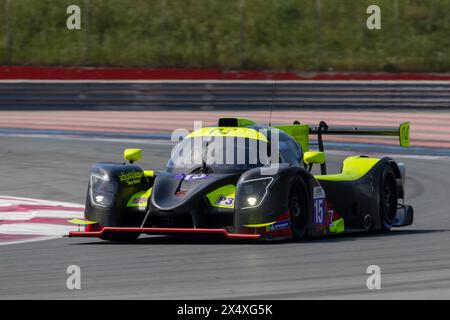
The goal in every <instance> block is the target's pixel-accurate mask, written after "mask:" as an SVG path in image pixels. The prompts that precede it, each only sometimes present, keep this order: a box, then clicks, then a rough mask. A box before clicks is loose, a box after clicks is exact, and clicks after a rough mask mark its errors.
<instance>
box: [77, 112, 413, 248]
mask: <svg viewBox="0 0 450 320" xmlns="http://www.w3.org/2000/svg"><path fill="white" fill-rule="evenodd" d="M310 135H317V146H318V151H309V147H310V142H309V137H310ZM325 135H376V136H398V137H399V140H400V145H401V146H403V147H408V146H409V123H404V124H402V125H400V127H399V128H383V127H376V128H372V127H364V128H353V127H329V126H328V125H327V124H326V123H325V122H321V123H320V125H319V126H316V127H313V126H309V125H304V124H300V123H299V122H298V121H295V122H294V124H292V125H279V126H267V125H260V124H257V123H255V122H253V121H251V120H248V119H242V118H222V119H219V122H218V125H217V126H213V127H207V128H201V129H198V130H195V131H194V132H192V133H190V134H188V135H187V136H185V137H184V139H183V140H182V141H181V142H180V143H178V144H177V145H176V146H175V147H174V149H173V150H172V155H171V158H170V160H169V161H168V164H167V168H166V169H165V170H164V171H161V172H155V171H147V170H144V169H142V168H141V167H140V166H138V165H136V162H137V161H140V160H141V158H142V152H141V150H140V149H127V150H125V152H124V158H125V163H97V164H95V165H94V166H93V168H92V171H91V174H90V181H89V184H88V191H87V199H86V209H85V220H83V219H75V220H72V223H75V224H78V225H79V226H80V227H81V226H82V227H83V228H84V231H81V230H79V231H76V232H71V233H70V234H69V236H71V237H98V238H101V239H104V240H111V241H117V242H128V241H134V240H136V239H137V238H138V237H139V235H141V234H165V235H168V234H217V235H221V236H225V237H228V238H240V239H254V240H275V239H291V238H297V239H302V238H305V237H320V236H327V235H334V234H341V233H347V232H354V231H384V232H386V231H389V230H390V229H391V228H392V227H403V226H408V225H411V224H412V222H413V208H412V207H411V206H409V205H406V204H405V169H404V165H402V164H398V163H396V162H395V161H394V160H393V159H391V158H388V157H384V158H373V157H367V156H350V157H348V158H346V159H345V160H344V162H343V165H342V171H341V172H340V173H337V174H327V167H326V157H325V153H324V144H323V139H322V137H323V136H325ZM314 164H317V165H320V174H318V175H314V174H313V173H312V168H313V165H314Z"/></svg>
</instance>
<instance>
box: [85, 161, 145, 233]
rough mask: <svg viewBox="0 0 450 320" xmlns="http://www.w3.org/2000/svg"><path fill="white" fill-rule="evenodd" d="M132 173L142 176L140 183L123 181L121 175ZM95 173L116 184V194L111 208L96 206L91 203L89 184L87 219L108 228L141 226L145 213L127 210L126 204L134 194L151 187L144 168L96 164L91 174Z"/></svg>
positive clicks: (127, 165)
mask: <svg viewBox="0 0 450 320" xmlns="http://www.w3.org/2000/svg"><path fill="white" fill-rule="evenodd" d="M130 172H131V173H134V172H137V173H140V174H141V175H142V177H141V179H140V181H139V182H138V183H133V184H132V185H130V184H128V183H127V182H126V181H121V179H120V175H122V174H126V173H130ZM93 173H95V174H98V175H101V176H104V177H107V178H108V179H109V181H110V182H111V183H114V184H115V185H116V193H115V196H114V200H113V203H112V205H111V206H110V207H108V208H104V207H100V206H95V205H94V204H93V203H92V201H91V196H90V189H91V183H90V182H89V185H88V191H87V196H86V209H85V217H86V219H88V220H91V221H96V222H98V223H99V224H100V225H101V226H108V227H114V226H139V225H140V223H141V222H142V220H143V218H144V216H145V212H139V211H136V210H135V209H133V208H127V206H126V204H127V203H128V200H129V199H130V197H131V196H132V195H133V194H135V193H136V192H138V191H145V190H148V189H149V188H150V187H151V184H152V183H151V182H152V181H149V180H148V179H147V178H146V177H145V176H144V171H143V170H142V168H141V167H140V166H137V165H132V164H116V163H96V164H95V165H94V166H93V167H92V170H91V174H93Z"/></svg>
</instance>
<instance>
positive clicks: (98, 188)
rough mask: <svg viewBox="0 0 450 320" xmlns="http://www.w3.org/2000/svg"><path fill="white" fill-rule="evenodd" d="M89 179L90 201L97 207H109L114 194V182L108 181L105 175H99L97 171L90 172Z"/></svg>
mask: <svg viewBox="0 0 450 320" xmlns="http://www.w3.org/2000/svg"><path fill="white" fill-rule="evenodd" d="M90 179H91V187H90V190H89V194H90V196H91V203H92V204H93V205H94V206H98V207H103V208H109V207H111V206H112V204H113V201H114V196H115V194H116V184H115V183H114V182H112V181H110V180H109V178H108V177H107V176H101V175H99V174H97V173H92V174H91V178H90Z"/></svg>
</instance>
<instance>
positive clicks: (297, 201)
mask: <svg viewBox="0 0 450 320" xmlns="http://www.w3.org/2000/svg"><path fill="white" fill-rule="evenodd" d="M308 203H309V194H308V188H307V187H306V184H305V182H304V181H303V179H302V178H300V177H296V178H295V179H294V180H293V181H292V183H291V185H290V188H289V197H288V206H289V217H290V219H291V230H292V234H293V237H294V239H302V238H304V237H306V235H307V232H308V227H309V222H310V219H309V216H310V215H309V205H308Z"/></svg>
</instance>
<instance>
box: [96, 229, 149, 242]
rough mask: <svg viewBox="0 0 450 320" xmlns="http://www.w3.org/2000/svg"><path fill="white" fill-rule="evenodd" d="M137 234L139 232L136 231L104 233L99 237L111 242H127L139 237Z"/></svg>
mask: <svg viewBox="0 0 450 320" xmlns="http://www.w3.org/2000/svg"><path fill="white" fill-rule="evenodd" d="M139 236H140V233H137V232H124V233H106V234H104V235H103V236H101V238H100V239H102V240H107V241H112V242H120V243H127V242H134V241H136V240H137V239H138V238H139Z"/></svg>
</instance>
